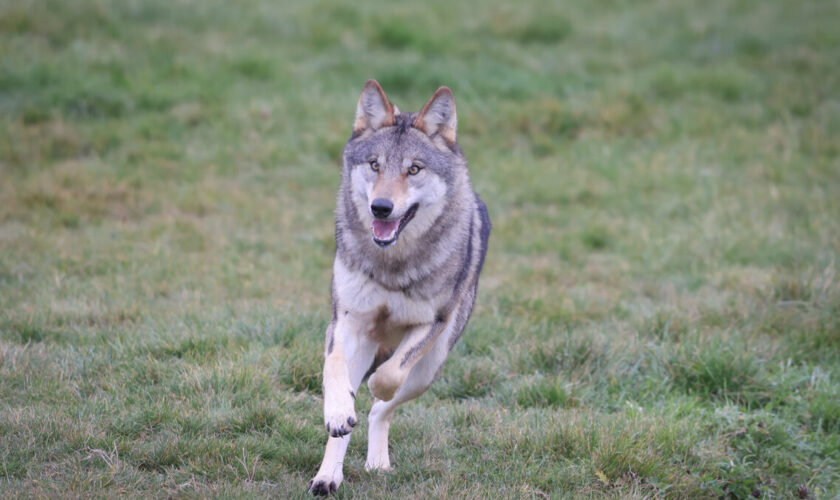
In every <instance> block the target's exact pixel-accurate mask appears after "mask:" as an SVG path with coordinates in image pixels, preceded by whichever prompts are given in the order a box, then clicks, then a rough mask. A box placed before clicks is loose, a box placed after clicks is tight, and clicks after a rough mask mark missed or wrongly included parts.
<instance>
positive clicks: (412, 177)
mask: <svg viewBox="0 0 840 500" xmlns="http://www.w3.org/2000/svg"><path fill="white" fill-rule="evenodd" d="M456 126H457V117H456V114H455V98H454V97H453V96H452V92H451V91H450V90H449V89H448V88H447V87H441V88H439V89H438V90H437V92H435V93H434V95H432V97H431V99H429V101H428V102H427V103H426V105H425V106H423V108H422V109H421V110H420V111H419V112H418V113H402V112H400V110H399V109H397V107H396V106H394V105H392V104H391V102H390V101H389V100H388V98H387V97H386V96H385V92H383V90H382V87H380V86H379V84H378V83H377V82H376V81H375V80H368V82H367V83H366V84H365V86H364V88H363V89H362V95H361V96H360V97H359V104H358V106H357V107H356V120H355V122H354V124H353V135H352V136H351V137H350V140H349V141H348V142H347V145H346V146H345V148H344V153H343V164H344V167H343V174H342V175H343V188H342V190H343V191H344V193H343V195H344V196H345V197H346V196H348V195H349V199H345V203H348V202H349V203H350V204H352V206H353V208H355V210H354V212H355V216H356V217H357V218H358V222H359V223H360V225H362V226H364V227H365V228H369V231H370V233H369V234H370V238H371V240H372V241H373V242H374V243H376V244H377V245H378V246H379V247H381V248H386V247H390V246H393V245H394V244H395V243H396V242H397V240H398V238H400V236H401V235H402V236H403V238H404V239H406V240H414V239H416V238H417V237H418V236H419V235H422V234H424V233H426V232H427V231H429V230H430V229H431V228H432V227H433V226H434V225H435V224H436V223H439V220H440V219H441V216H442V215H446V214H445V211H446V210H448V209H452V208H454V206H455V205H453V204H451V203H448V202H447V195H449V196H451V195H452V194H453V191H455V190H457V189H458V188H460V187H461V186H463V185H464V184H465V183H468V182H469V180H468V177H467V173H466V162H465V160H464V157H463V155H462V154H461V150H460V148H459V147H458V144H457V142H456ZM456 205H457V204H456Z"/></svg>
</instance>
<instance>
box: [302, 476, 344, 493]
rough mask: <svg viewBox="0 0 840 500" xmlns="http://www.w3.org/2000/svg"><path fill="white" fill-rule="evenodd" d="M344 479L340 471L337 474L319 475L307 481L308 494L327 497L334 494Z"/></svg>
mask: <svg viewBox="0 0 840 500" xmlns="http://www.w3.org/2000/svg"><path fill="white" fill-rule="evenodd" d="M343 479H344V474H343V473H342V472H341V470H339V471H338V473H337V474H333V475H329V474H321V473H319V474H318V475H317V476H315V477H313V478H312V479H310V480H309V493H312V494H313V495H321V496H327V495H331V494H333V493H335V490H337V489H338V487H339V485H341V481H342V480H343Z"/></svg>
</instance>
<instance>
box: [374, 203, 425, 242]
mask: <svg viewBox="0 0 840 500" xmlns="http://www.w3.org/2000/svg"><path fill="white" fill-rule="evenodd" d="M415 213H417V203H415V204H414V205H411V206H410V207H409V208H408V210H406V211H405V214H403V216H402V217H400V218H399V219H396V220H383V219H373V223H372V224H371V225H370V228H371V230H372V231H373V242H374V243H376V244H377V245H379V246H381V247H387V246H388V245H393V244H394V242H395V241H397V238H398V237H399V236H400V233H401V232H402V230H403V228H404V227H405V225H406V224H408V223H409V221H411V219H413V218H414V214H415Z"/></svg>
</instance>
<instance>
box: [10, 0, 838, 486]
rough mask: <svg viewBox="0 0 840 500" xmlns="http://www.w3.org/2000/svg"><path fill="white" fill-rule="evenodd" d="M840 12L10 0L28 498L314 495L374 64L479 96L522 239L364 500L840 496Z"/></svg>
mask: <svg viewBox="0 0 840 500" xmlns="http://www.w3.org/2000/svg"><path fill="white" fill-rule="evenodd" d="M838 18H840V4H838V3H837V2H835V1H811V2H787V1H782V0H780V1H766V2H750V1H723V0H721V1H717V0H716V1H710V2H688V1H674V2H666V1H642V2H632V3H628V2H621V1H610V0H603V1H602V0H599V1H589V2H584V1H574V2H563V3H560V2H547V1H538V2H529V3H523V5H513V4H511V3H509V2H500V1H490V2H478V1H472V0H470V1H464V2H449V1H446V2H444V1H437V0H433V1H430V2H422V3H420V2H414V3H397V2H385V1H364V2H352V3H351V2H338V1H314V2H304V1H300V2H297V1H282V2H277V1H270V0H241V1H232V2H231V1H228V2H224V1H220V0H206V1H198V0H177V1H157V0H148V1H139V0H134V1H131V0H122V1H118V0H78V1H73V2H64V1H51V0H19V1H14V2H11V1H2V2H0V494H2V495H3V496H6V495H9V494H11V495H19V496H38V495H41V496H56V495H59V496H63V495H66V494H78V495H88V494H94V495H96V494H99V495H112V494H114V495H116V494H126V495H138V494H143V493H158V494H160V493H163V494H168V495H180V494H185V495H197V496H228V495H252V496H280V497H296V496H301V495H303V493H304V490H305V485H306V481H307V480H308V479H309V478H310V477H311V475H313V474H314V472H315V470H316V469H317V464H318V463H319V461H320V453H321V451H322V446H323V442H324V440H325V436H324V433H323V431H322V429H321V415H320V412H321V409H320V407H321V404H322V403H321V399H320V390H321V388H320V384H321V382H320V370H321V363H322V360H323V358H322V349H323V345H322V344H323V332H324V328H325V326H326V322H327V320H328V316H329V283H330V275H331V263H332V258H333V252H334V239H333V209H334V203H335V202H334V200H335V192H336V190H337V187H338V181H339V166H340V155H341V149H342V147H343V145H344V143H345V141H346V140H347V138H348V137H349V134H350V132H351V128H352V121H353V114H354V110H355V105H356V100H357V99H358V95H359V92H360V91H361V88H362V85H363V84H364V82H365V81H366V80H367V79H368V78H376V79H377V80H378V81H379V82H380V83H381V85H382V86H383V88H384V89H385V91H386V93H387V94H388V96H389V98H390V99H391V101H392V102H393V103H394V104H396V105H397V106H399V107H400V108H401V109H403V110H417V109H419V108H420V107H421V106H422V105H423V103H425V101H426V100H427V99H428V98H429V97H430V96H431V94H432V93H433V92H434V91H435V89H437V87H438V86H440V85H447V86H449V87H450V88H451V89H452V90H453V92H454V94H455V98H456V101H457V103H458V115H459V127H460V128H459V131H458V132H459V141H460V144H461V146H462V148H463V150H464V152H465V154H466V156H467V158H468V160H469V162H470V168H471V175H472V180H473V184H474V187H475V189H476V191H477V192H478V193H479V194H480V195H481V197H482V198H483V199H484V200H485V201H486V203H487V205H488V207H489V210H490V215H491V219H492V221H493V224H494V230H493V234H492V237H491V242H490V252H489V255H488V258H487V263H486V266H485V270H484V274H483V275H482V279H481V286H480V287H479V289H480V295H479V299H478V305H477V308H476V310H475V312H474V314H473V318H472V320H471V323H470V326H468V329H467V331H466V332H465V334H464V336H463V337H462V340H461V341H460V342H459V344H458V345H457V346H456V348H455V350H454V351H453V354H452V357H451V359H450V360H449V362H448V363H447V364H446V366H445V369H444V371H443V373H442V375H441V379H440V380H439V381H438V382H436V384H435V385H434V386H433V388H432V390H430V391H429V393H428V394H426V395H424V396H423V397H422V398H420V399H419V400H418V401H415V402H414V403H412V404H410V405H407V406H406V407H405V409H403V410H401V411H400V412H399V413H398V415H397V417H396V419H395V422H394V426H393V427H392V436H393V444H392V452H391V453H392V461H394V462H396V464H397V470H396V472H394V473H393V474H391V475H388V476H370V475H368V474H366V473H365V472H364V468H363V455H364V449H365V446H364V445H365V432H366V429H365V427H366V426H365V425H364V424H365V421H364V419H362V425H361V426H360V427H361V428H359V429H357V430H356V431H354V434H358V436H357V437H356V438H354V441H353V443H352V444H351V448H350V453H349V454H348V458H347V460H346V465H345V475H346V478H347V479H348V481H347V482H346V483H345V485H343V486H342V490H343V492H344V493H343V495H345V496H348V497H353V496H374V497H379V496H384V497H394V496H406V497H416V496H457V497H463V496H468V497H471V496H474V497H476V498H478V497H497V496H503V497H545V496H546V495H551V494H554V495H555V496H560V497H569V496H581V497H587V498H588V497H614V496H661V497H711V496H726V495H729V496H731V497H736V498H744V497H747V496H751V495H754V496H759V497H761V496H764V497H768V498H769V497H791V496H798V497H800V498H809V497H825V498H828V497H831V496H832V495H833V494H837V489H836V488H837V486H836V485H837V484H838V483H840V472H839V471H838V467H840V459H838V457H840V438H838V431H840V403H838V401H840V392H838V382H839V381H840V380H838V377H840V354H839V353H840V320H838V316H840V287H838V277H837V274H836V272H837V258H838V254H839V253H840V156H839V153H840V97H838V96H840V30H838V29H837V19H838ZM362 392H363V393H364V394H363V395H360V400H359V406H360V407H361V408H363V411H362V412H360V414H364V413H366V408H367V407H368V406H369V404H370V397H369V395H367V391H366V390H363V391H362Z"/></svg>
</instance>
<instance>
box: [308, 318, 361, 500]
mask: <svg viewBox="0 0 840 500" xmlns="http://www.w3.org/2000/svg"><path fill="white" fill-rule="evenodd" d="M376 350H377V346H376V345H375V344H374V343H373V342H372V341H371V340H370V338H369V337H368V336H367V330H366V328H365V325H364V324H363V323H362V322H360V321H358V320H356V319H355V318H354V317H353V316H352V315H345V316H343V317H341V318H338V319H336V320H334V321H333V323H331V324H330V326H329V327H328V328H327V348H326V356H325V359H324V425H325V427H326V429H327V432H328V433H329V435H330V437H329V438H328V439H327V448H326V450H325V451H324V460H323V461H322V462H321V468H320V469H318V474H316V475H315V477H314V478H313V479H312V480H311V481H309V492H310V493H313V494H316V495H327V494H329V493H332V492H333V491H335V490H336V489H337V488H338V486H339V485H340V484H341V481H342V480H343V479H344V472H343V471H342V467H343V463H344V454H345V453H346V452H347V445H348V444H349V443H350V436H349V433H350V431H351V430H353V427H354V426H355V425H356V422H357V420H356V411H355V408H354V406H355V399H356V390H358V388H359V384H360V383H361V381H362V377H364V375H365V373H366V372H367V370H368V369H369V368H370V365H371V364H372V363H373V357H374V356H375V354H376Z"/></svg>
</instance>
